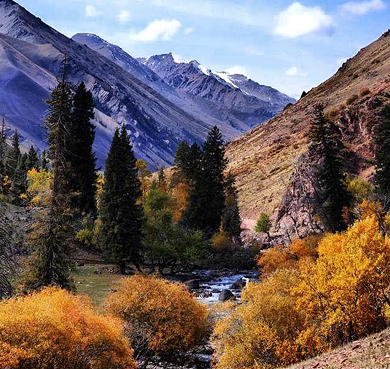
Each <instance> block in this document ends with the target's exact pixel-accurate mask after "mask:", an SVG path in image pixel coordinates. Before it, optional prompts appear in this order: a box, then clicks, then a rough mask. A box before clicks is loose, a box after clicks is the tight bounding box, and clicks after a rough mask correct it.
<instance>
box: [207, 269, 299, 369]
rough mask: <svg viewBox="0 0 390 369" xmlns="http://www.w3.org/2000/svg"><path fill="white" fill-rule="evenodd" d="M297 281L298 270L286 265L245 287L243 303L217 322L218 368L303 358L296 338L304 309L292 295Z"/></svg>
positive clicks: (246, 368) (258, 367)
mask: <svg viewBox="0 0 390 369" xmlns="http://www.w3.org/2000/svg"><path fill="white" fill-rule="evenodd" d="M298 283H299V274H298V271H296V270H293V269H283V270H278V271H277V272H275V273H274V274H272V275H271V276H270V277H269V278H267V279H265V281H264V282H262V283H258V284H254V283H250V284H249V285H248V286H247V287H246V288H245V290H244V292H243V295H242V304H241V305H238V306H237V308H236V310H235V311H233V313H231V314H227V315H226V316H225V317H224V318H223V319H222V320H220V321H219V322H217V324H216V326H215V329H214V333H213V337H212V342H213V346H214V349H215V354H216V358H217V364H216V366H215V367H216V369H225V368H229V369H263V368H270V367H278V366H281V365H289V364H292V363H295V362H297V361H299V360H301V359H302V358H303V355H302V352H301V348H300V347H299V345H298V344H296V343H295V338H296V337H297V335H298V334H299V333H300V332H301V331H302V329H303V325H304V311H303V310H297V309H296V308H295V303H294V300H293V298H292V297H291V290H292V289H293V288H294V287H295V286H297V284H298Z"/></svg>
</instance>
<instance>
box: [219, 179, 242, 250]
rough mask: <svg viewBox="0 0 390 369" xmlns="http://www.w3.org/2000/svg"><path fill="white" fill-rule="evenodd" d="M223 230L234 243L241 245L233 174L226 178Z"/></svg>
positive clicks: (240, 230) (239, 220)
mask: <svg viewBox="0 0 390 369" xmlns="http://www.w3.org/2000/svg"><path fill="white" fill-rule="evenodd" d="M222 229H223V231H224V232H226V233H227V234H228V236H229V237H230V238H231V239H232V240H233V241H235V242H237V243H241V232H242V229H241V217H240V209H239V207H238V199H237V190H236V188H235V185H234V177H233V176H232V175H231V174H229V175H228V176H227V178H226V198H225V209H224V212H223V215H222Z"/></svg>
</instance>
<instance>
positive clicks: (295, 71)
mask: <svg viewBox="0 0 390 369" xmlns="http://www.w3.org/2000/svg"><path fill="white" fill-rule="evenodd" d="M307 74H308V73H307V72H303V71H301V70H299V69H298V68H297V67H291V68H289V69H287V71H286V75H287V76H292V77H306V76H307Z"/></svg>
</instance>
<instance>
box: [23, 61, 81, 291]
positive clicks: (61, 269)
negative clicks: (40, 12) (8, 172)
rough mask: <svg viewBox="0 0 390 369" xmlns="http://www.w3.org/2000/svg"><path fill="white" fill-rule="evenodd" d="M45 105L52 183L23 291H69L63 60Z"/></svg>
mask: <svg viewBox="0 0 390 369" xmlns="http://www.w3.org/2000/svg"><path fill="white" fill-rule="evenodd" d="M47 103H48V105H49V115H48V118H47V120H46V122H45V125H46V128H47V138H48V147H49V158H50V160H51V162H52V173H53V180H52V187H51V199H50V203H49V207H48V210H47V212H44V213H42V214H41V215H40V217H39V221H38V222H37V223H36V224H35V225H34V226H33V231H32V232H31V234H30V237H29V243H30V245H31V246H32V247H33V248H34V250H35V257H34V259H33V262H32V265H31V270H30V275H29V276H28V278H27V281H26V287H27V288H30V289H39V288H42V287H43V286H50V285H57V286H60V287H61V288H71V287H72V285H71V282H70V278H69V275H70V262H69V255H70V251H71V250H70V245H71V243H72V240H73V234H72V227H71V217H72V213H71V193H70V189H71V185H70V182H71V180H72V171H71V167H70V165H69V162H68V161H67V160H66V158H67V157H68V155H69V147H68V146H67V144H68V142H69V140H68V134H69V126H70V119H71V108H72V92H71V88H70V86H69V84H68V82H67V80H66V59H65V61H64V65H63V75H62V78H61V80H60V81H59V83H58V85H57V87H56V88H55V89H54V90H53V91H52V93H51V97H50V99H49V100H48V101H47Z"/></svg>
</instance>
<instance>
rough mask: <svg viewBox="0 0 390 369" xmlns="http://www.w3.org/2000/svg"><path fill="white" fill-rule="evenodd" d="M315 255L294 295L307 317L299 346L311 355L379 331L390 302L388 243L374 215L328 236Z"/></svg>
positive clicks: (303, 270) (305, 268)
mask: <svg viewBox="0 0 390 369" xmlns="http://www.w3.org/2000/svg"><path fill="white" fill-rule="evenodd" d="M318 251H319V258H318V260H317V262H316V263H313V262H311V263H308V262H303V263H302V265H301V283H300V285H299V286H298V287H297V288H296V290H295V291H294V294H295V296H296V297H297V308H298V309H302V310H303V311H305V314H306V327H307V328H306V331H305V332H304V333H303V334H301V336H300V338H299V343H300V344H301V345H302V346H303V347H307V348H308V350H310V349H312V350H313V349H314V352H310V351H309V352H308V353H309V354H315V353H317V352H318V351H323V350H326V349H328V348H331V347H335V346H337V345H339V344H342V343H344V342H348V341H351V340H353V339H357V338H359V337H362V336H365V335H368V334H370V333H373V332H376V331H378V330H380V329H383V328H384V327H385V323H386V305H387V304H388V301H389V288H390V268H389V266H390V239H389V238H387V237H386V238H384V237H383V236H382V234H381V232H380V231H379V227H378V221H377V219H376V217H375V216H370V217H366V218H365V219H364V220H361V221H358V222H356V223H355V225H354V226H353V227H351V228H350V229H349V230H348V231H347V232H346V233H344V234H335V235H328V236H326V237H325V238H324V239H323V240H322V241H321V243H320V245H319V249H318ZM387 308H388V307H387Z"/></svg>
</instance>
